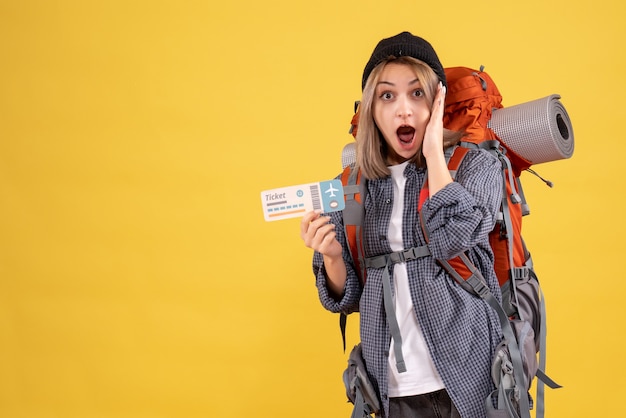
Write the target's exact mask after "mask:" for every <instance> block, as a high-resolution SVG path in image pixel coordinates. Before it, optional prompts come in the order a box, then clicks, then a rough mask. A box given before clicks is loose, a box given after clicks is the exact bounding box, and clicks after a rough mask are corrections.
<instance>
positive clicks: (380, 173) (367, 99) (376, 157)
mask: <svg viewBox="0 0 626 418" xmlns="http://www.w3.org/2000/svg"><path fill="white" fill-rule="evenodd" d="M390 62H394V63H398V64H404V65H408V66H411V67H412V68H413V69H414V70H415V73H416V75H417V79H418V80H419V81H420V83H421V85H422V88H423V89H424V94H425V95H426V101H427V102H428V103H429V108H430V109H431V110H432V105H433V101H434V99H435V95H436V93H437V85H438V84H439V78H438V77H437V75H436V74H435V72H434V71H433V70H432V68H430V67H429V66H428V65H427V64H426V63H424V62H422V61H420V60H418V59H415V58H413V57H406V56H403V57H399V58H395V57H390V58H388V59H387V60H385V61H383V62H381V63H380V64H378V65H377V66H376V67H375V68H374V69H373V70H372V72H371V73H370V75H369V77H368V79H367V82H366V83H365V87H364V88H363V97H362V98H361V104H360V109H359V128H358V130H357V134H356V165H357V167H358V168H360V169H361V171H362V173H363V175H364V176H365V178H367V179H376V178H383V177H387V176H388V175H390V171H389V168H388V167H387V165H388V164H387V143H386V142H385V140H384V139H383V137H382V133H381V132H380V130H379V129H378V126H377V125H376V122H375V121H374V113H373V112H374V109H373V107H374V106H373V105H374V96H375V90H376V85H377V84H378V80H379V78H380V73H381V72H382V70H383V68H384V67H385V65H387V64H388V63H390ZM462 137H463V132H455V131H451V130H449V129H444V130H443V147H444V149H445V148H448V147H450V146H452V145H455V144H457V143H458V142H459V140H460V139H461V138H462ZM411 162H413V163H415V164H416V165H417V166H418V167H425V166H426V160H425V159H424V155H423V154H422V147H421V146H420V149H419V151H418V152H417V153H416V154H415V156H414V157H413V158H412V159H411Z"/></svg>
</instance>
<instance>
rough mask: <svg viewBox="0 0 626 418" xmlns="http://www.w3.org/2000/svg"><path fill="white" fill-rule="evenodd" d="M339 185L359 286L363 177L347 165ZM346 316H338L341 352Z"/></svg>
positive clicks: (362, 258) (361, 276)
mask: <svg viewBox="0 0 626 418" xmlns="http://www.w3.org/2000/svg"><path fill="white" fill-rule="evenodd" d="M341 184H342V185H343V194H344V200H345V207H344V209H343V212H342V215H343V231H344V235H345V237H346V242H347V243H348V249H349V250H350V255H351V256H352V260H353V261H354V267H355V269H356V274H357V275H358V276H359V280H360V281H361V284H365V271H366V270H365V253H364V250H363V229H362V228H363V217H364V213H365V209H364V207H363V204H364V202H365V192H366V189H365V188H366V185H365V177H363V176H362V175H361V171H360V170H357V169H355V167H354V164H351V165H348V166H346V167H345V168H344V170H343V173H341ZM347 320H348V316H347V315H346V314H345V313H343V312H342V313H341V314H339V329H340V330H341V340H342V342H343V351H344V352H345V351H346V323H347Z"/></svg>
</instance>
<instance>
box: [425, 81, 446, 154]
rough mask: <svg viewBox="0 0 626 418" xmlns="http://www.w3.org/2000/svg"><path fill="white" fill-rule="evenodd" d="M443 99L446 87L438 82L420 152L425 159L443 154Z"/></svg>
mask: <svg viewBox="0 0 626 418" xmlns="http://www.w3.org/2000/svg"><path fill="white" fill-rule="evenodd" d="M445 99H446V88H445V87H444V86H443V84H442V83H441V82H439V87H438V88H437V94H436V95H435V100H434V102H433V107H432V110H431V113H430V120H429V121H428V125H426V132H425V133H424V143H423V145H422V152H423V153H424V157H425V158H426V160H428V159H429V158H431V157H436V156H438V155H443V109H444V107H445Z"/></svg>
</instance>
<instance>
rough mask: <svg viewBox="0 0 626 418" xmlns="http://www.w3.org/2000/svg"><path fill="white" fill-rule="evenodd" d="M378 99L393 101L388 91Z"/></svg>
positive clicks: (391, 94)
mask: <svg viewBox="0 0 626 418" xmlns="http://www.w3.org/2000/svg"><path fill="white" fill-rule="evenodd" d="M378 97H379V98H381V99H382V100H391V99H393V93H391V92H390V91H384V92H382V93H381V94H380V95H379V96H378Z"/></svg>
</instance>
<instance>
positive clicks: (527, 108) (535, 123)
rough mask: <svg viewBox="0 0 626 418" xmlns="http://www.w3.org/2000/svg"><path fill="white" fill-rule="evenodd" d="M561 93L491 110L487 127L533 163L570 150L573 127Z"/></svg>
mask: <svg viewBox="0 0 626 418" xmlns="http://www.w3.org/2000/svg"><path fill="white" fill-rule="evenodd" d="M560 98H561V96H559V95H558V94H553V95H551V96H547V97H544V98H541V99H537V100H533V101H530V102H527V103H521V104H518V105H515V106H510V107H503V108H501V109H497V110H495V111H494V112H493V115H492V116H491V120H490V121H489V127H490V128H491V129H493V131H494V132H495V133H496V134H497V135H498V136H499V137H500V139H501V140H502V141H503V142H504V143H505V144H506V145H507V146H508V147H509V148H510V149H511V150H512V151H513V152H515V153H517V154H518V155H519V156H521V157H523V158H525V159H526V160H528V161H530V162H531V163H533V164H539V163H545V162H548V161H556V160H562V159H566V158H569V157H571V156H572V154H573V153H574V131H573V129H572V124H571V121H570V119H569V116H568V115H567V111H566V110H565V107H563V105H562V103H561V102H560V101H559V99H560Z"/></svg>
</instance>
